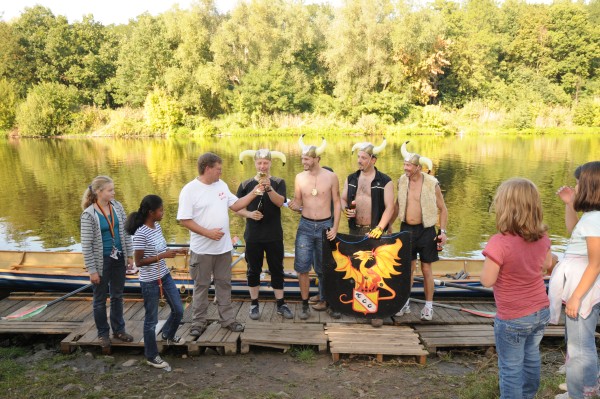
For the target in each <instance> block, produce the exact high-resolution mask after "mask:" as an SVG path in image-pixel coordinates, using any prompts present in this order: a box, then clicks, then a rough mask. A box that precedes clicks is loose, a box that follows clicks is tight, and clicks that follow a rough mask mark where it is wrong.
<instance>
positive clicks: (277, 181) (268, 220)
mask: <svg viewBox="0 0 600 399" xmlns="http://www.w3.org/2000/svg"><path fill="white" fill-rule="evenodd" d="M270 181H271V187H272V188H273V190H275V192H276V193H277V194H279V195H281V196H282V197H283V198H286V192H285V180H283V179H281V178H279V177H273V176H271V177H270ZM257 185H258V182H257V181H256V180H255V179H254V178H251V179H248V180H245V181H243V182H242V184H240V186H239V187H238V190H237V194H236V195H237V196H238V198H242V197H243V196H245V195H246V194H248V193H250V192H252V191H254V189H255V188H256V186H257ZM262 197H263V199H262V200H263V206H264V208H263V215H264V217H263V218H262V219H261V220H258V221H257V220H253V219H246V230H245V231H244V240H245V241H246V242H269V241H282V240H283V228H282V227H281V208H280V207H278V206H276V205H274V204H273V203H272V202H271V199H270V198H269V194H267V193H265V194H264V195H263V196H262ZM260 199H261V197H260V196H257V197H256V198H254V199H253V200H252V202H251V203H250V204H249V205H248V206H247V207H246V209H247V210H249V211H251V212H252V211H255V210H256V209H257V208H258V203H259V202H260Z"/></svg>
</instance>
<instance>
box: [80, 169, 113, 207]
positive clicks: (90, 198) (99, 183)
mask: <svg viewBox="0 0 600 399" xmlns="http://www.w3.org/2000/svg"><path fill="white" fill-rule="evenodd" d="M112 182H113V181H112V179H111V178H110V177H108V176H96V177H95V178H94V180H92V184H90V185H89V186H88V187H87V188H86V189H85V191H84V192H83V198H82V199H81V208H82V209H83V210H86V209H87V207H88V206H90V205H92V204H93V203H94V202H96V199H97V198H98V195H97V194H96V193H97V192H98V191H102V189H103V188H104V186H106V185H107V184H110V183H112Z"/></svg>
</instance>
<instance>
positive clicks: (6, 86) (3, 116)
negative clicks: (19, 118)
mask: <svg viewBox="0 0 600 399" xmlns="http://www.w3.org/2000/svg"><path fill="white" fill-rule="evenodd" d="M17 100H18V96H17V88H16V87H15V85H14V84H12V83H11V82H10V81H8V80H7V79H6V78H0V129H10V128H11V127H13V125H14V123H15V109H16V106H17Z"/></svg>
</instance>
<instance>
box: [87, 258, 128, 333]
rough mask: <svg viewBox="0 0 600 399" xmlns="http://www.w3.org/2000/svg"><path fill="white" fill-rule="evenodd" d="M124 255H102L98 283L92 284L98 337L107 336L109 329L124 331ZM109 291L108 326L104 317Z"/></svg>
mask: <svg viewBox="0 0 600 399" xmlns="http://www.w3.org/2000/svg"><path fill="white" fill-rule="evenodd" d="M125 270H126V265H125V257H124V256H121V257H120V258H119V259H113V258H111V257H110V256H105V257H104V263H103V265H102V276H100V284H97V285H94V286H93V289H94V302H93V305H92V308H93V310H94V321H95V322H96V328H97V329H98V336H99V337H108V336H109V332H110V329H111V328H112V330H113V334H117V333H120V332H124V331H125V320H124V319H123V289H124V288H125ZM109 293H110V327H109V326H108V320H107V318H106V297H107V296H108V295H109Z"/></svg>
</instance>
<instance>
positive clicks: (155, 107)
mask: <svg viewBox="0 0 600 399" xmlns="http://www.w3.org/2000/svg"><path fill="white" fill-rule="evenodd" d="M144 113H145V116H146V122H147V123H148V125H149V126H150V129H152V131H153V132H157V133H166V132H171V131H172V130H173V128H174V127H176V126H179V125H181V122H182V120H183V111H182V110H181V107H180V105H179V104H178V103H177V101H175V99H173V98H171V97H169V95H168V94H167V93H166V92H165V91H164V90H161V89H154V91H152V92H150V93H148V96H147V97H146V101H145V102H144Z"/></svg>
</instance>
